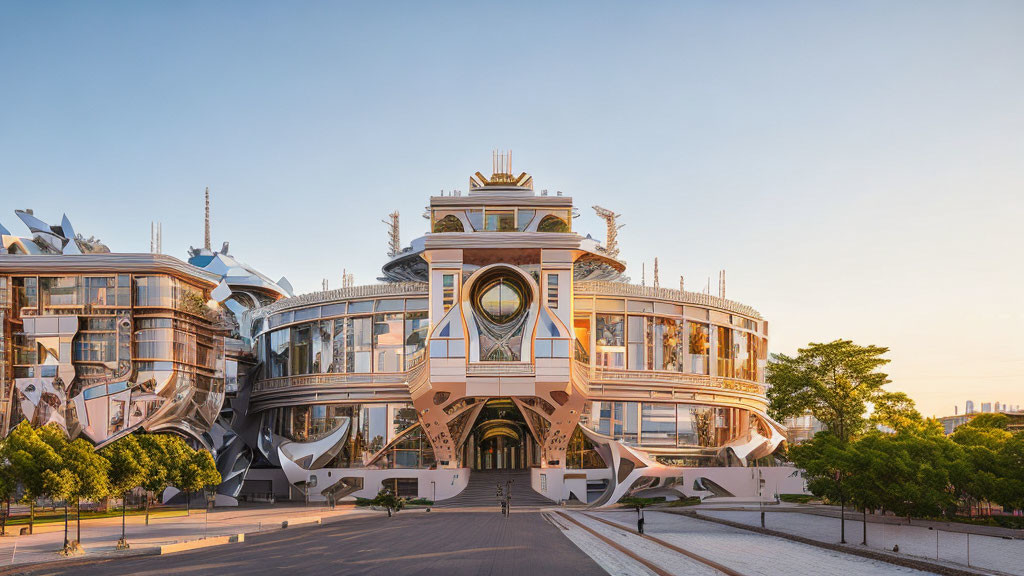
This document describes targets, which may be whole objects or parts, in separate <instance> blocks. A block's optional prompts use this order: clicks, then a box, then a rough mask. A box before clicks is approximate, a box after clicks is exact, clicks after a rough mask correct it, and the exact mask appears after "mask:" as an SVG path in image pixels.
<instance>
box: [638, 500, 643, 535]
mask: <svg viewBox="0 0 1024 576" xmlns="http://www.w3.org/2000/svg"><path fill="white" fill-rule="evenodd" d="M636 531H637V532H639V533H640V534H643V533H644V510H643V508H641V507H640V505H639V504H638V505H637V507H636Z"/></svg>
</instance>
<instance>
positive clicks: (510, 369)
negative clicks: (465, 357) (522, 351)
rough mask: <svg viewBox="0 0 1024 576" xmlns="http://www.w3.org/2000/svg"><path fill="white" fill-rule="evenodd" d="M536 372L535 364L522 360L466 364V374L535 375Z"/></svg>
mask: <svg viewBox="0 0 1024 576" xmlns="http://www.w3.org/2000/svg"><path fill="white" fill-rule="evenodd" d="M535 373H536V369H535V368H534V366H533V364H526V363H522V362H495V363H493V364H492V363H481V364H470V365H468V366H466V376H533V375H534V374H535Z"/></svg>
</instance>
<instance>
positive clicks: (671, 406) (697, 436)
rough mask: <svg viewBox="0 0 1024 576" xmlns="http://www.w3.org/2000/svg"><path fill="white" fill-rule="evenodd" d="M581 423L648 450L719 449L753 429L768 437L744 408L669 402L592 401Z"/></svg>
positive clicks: (762, 427)
mask: <svg viewBox="0 0 1024 576" xmlns="http://www.w3.org/2000/svg"><path fill="white" fill-rule="evenodd" d="M585 415H586V418H585V419H582V420H581V424H583V425H586V426H587V427H589V428H590V429H591V430H593V431H595V432H597V433H599V434H603V435H605V436H610V437H612V438H614V439H616V440H620V441H622V442H623V443H625V444H629V445H632V446H639V447H645V448H669V449H671V448H719V447H721V446H724V445H726V444H728V443H729V442H731V441H733V440H735V439H737V438H740V437H741V436H743V435H745V434H747V432H748V430H750V429H751V427H758V426H760V428H755V429H757V430H758V431H759V433H761V434H762V435H766V434H767V432H768V431H767V430H766V429H764V424H763V423H761V422H760V420H759V419H758V418H757V416H756V415H754V414H751V413H750V411H748V410H744V409H742V408H731V407H725V406H713V405H710V404H695V403H685V404H675V403H667V402H599V401H595V402H591V403H590V404H589V406H588V410H586V411H585Z"/></svg>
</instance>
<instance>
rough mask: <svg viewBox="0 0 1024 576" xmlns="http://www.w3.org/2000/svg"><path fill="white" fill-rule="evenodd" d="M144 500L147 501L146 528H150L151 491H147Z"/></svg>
mask: <svg viewBox="0 0 1024 576" xmlns="http://www.w3.org/2000/svg"><path fill="white" fill-rule="evenodd" d="M144 498H145V499H146V526H149V491H148V490H147V491H146V494H145V496H144Z"/></svg>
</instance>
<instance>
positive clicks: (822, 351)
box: [766, 340, 889, 442]
mask: <svg viewBox="0 0 1024 576" xmlns="http://www.w3.org/2000/svg"><path fill="white" fill-rule="evenodd" d="M888 351H889V349H888V348H883V347H879V346H858V345H857V344H854V343H853V342H852V341H850V340H835V341H832V342H828V343H811V344H809V345H808V346H807V347H806V348H801V349H800V350H799V351H798V354H797V355H796V356H795V357H790V356H786V355H785V354H774V355H772V362H770V363H769V365H768V373H767V376H766V378H767V382H768V384H769V385H770V387H769V388H768V400H769V409H770V411H771V414H772V416H773V417H775V418H776V419H779V420H782V419H785V418H788V417H790V416H799V415H801V414H803V413H805V412H808V411H809V412H810V413H811V415H813V416H814V417H815V418H816V419H818V421H820V422H821V423H822V424H824V425H825V427H826V428H827V429H828V430H830V431H831V432H832V433H833V434H834V435H835V436H836V437H837V438H838V439H840V440H842V441H844V442H845V441H847V440H849V439H850V438H851V437H852V436H854V435H856V434H857V433H859V432H860V431H861V430H862V429H863V427H864V422H865V420H864V414H865V412H866V411H867V404H868V402H873V401H875V400H878V399H879V398H880V396H881V394H882V386H884V385H885V384H888V383H889V377H888V375H887V374H885V373H883V372H879V371H878V368H880V367H882V366H884V365H885V364H887V363H888V362H889V360H887V359H885V358H882V355H883V354H885V353H886V352H888Z"/></svg>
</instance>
